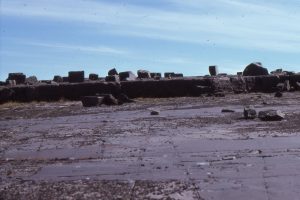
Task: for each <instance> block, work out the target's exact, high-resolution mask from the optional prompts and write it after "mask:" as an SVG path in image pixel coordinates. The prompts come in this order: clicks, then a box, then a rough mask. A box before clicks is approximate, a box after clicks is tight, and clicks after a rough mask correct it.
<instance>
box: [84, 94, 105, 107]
mask: <svg viewBox="0 0 300 200" xmlns="http://www.w3.org/2000/svg"><path fill="white" fill-rule="evenodd" d="M102 101H103V97H99V96H85V97H82V98H81V102H82V105H83V106H84V107H93V106H99V105H101V104H102Z"/></svg>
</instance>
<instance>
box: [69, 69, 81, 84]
mask: <svg viewBox="0 0 300 200" xmlns="http://www.w3.org/2000/svg"><path fill="white" fill-rule="evenodd" d="M69 82H70V83H81V82H84V71H71V72H69Z"/></svg>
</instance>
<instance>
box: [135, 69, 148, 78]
mask: <svg viewBox="0 0 300 200" xmlns="http://www.w3.org/2000/svg"><path fill="white" fill-rule="evenodd" d="M137 75H138V78H141V79H142V78H151V74H150V72H149V71H147V70H141V69H140V70H138V71H137Z"/></svg>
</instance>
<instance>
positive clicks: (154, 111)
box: [150, 110, 159, 115]
mask: <svg viewBox="0 0 300 200" xmlns="http://www.w3.org/2000/svg"><path fill="white" fill-rule="evenodd" d="M150 114H151V115H159V111H157V110H151V112H150Z"/></svg>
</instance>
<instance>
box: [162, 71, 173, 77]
mask: <svg viewBox="0 0 300 200" xmlns="http://www.w3.org/2000/svg"><path fill="white" fill-rule="evenodd" d="M174 75H175V73H174V72H165V74H164V77H165V78H172V77H174Z"/></svg>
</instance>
